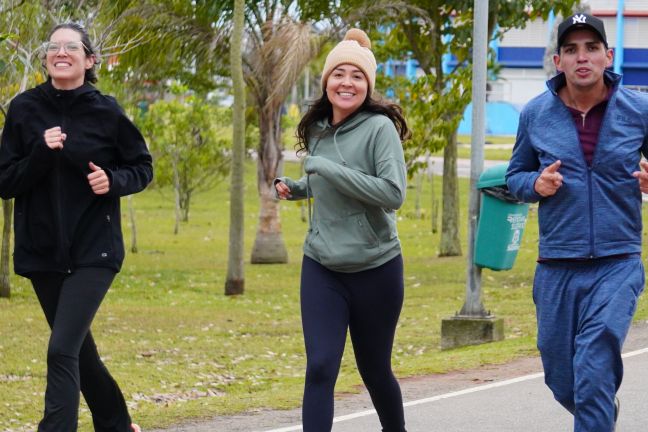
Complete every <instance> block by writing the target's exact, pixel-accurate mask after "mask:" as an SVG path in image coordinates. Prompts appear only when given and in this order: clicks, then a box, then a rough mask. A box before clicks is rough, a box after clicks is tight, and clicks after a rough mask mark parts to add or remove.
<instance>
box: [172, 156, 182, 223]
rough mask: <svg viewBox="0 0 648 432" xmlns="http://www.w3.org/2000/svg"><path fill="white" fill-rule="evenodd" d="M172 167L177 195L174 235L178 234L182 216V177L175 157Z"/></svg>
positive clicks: (173, 157) (174, 189) (174, 188)
mask: <svg viewBox="0 0 648 432" xmlns="http://www.w3.org/2000/svg"><path fill="white" fill-rule="evenodd" d="M171 165H172V169H173V191H174V194H175V226H174V227H173V234H178V231H179V230H180V219H181V218H182V214H181V207H180V175H179V173H178V161H177V160H176V157H175V156H172V159H171Z"/></svg>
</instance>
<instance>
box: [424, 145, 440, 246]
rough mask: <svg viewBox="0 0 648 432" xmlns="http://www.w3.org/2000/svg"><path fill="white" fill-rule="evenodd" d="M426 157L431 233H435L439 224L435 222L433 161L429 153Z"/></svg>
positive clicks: (436, 213) (436, 207)
mask: <svg viewBox="0 0 648 432" xmlns="http://www.w3.org/2000/svg"><path fill="white" fill-rule="evenodd" d="M426 159H427V164H426V166H427V167H428V176H429V178H430V223H431V228H432V234H436V233H437V231H438V229H437V226H438V225H439V224H438V223H437V221H438V219H439V200H438V199H437V197H436V191H435V190H434V169H433V168H432V165H433V164H434V161H432V160H430V155H429V154H428V155H427V156H426Z"/></svg>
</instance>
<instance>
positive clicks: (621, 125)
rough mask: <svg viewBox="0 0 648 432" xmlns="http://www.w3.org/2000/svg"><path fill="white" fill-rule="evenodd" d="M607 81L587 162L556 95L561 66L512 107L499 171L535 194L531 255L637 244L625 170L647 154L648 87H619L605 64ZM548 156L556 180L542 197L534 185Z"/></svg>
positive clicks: (525, 197)
mask: <svg viewBox="0 0 648 432" xmlns="http://www.w3.org/2000/svg"><path fill="white" fill-rule="evenodd" d="M604 78H605V81H606V83H607V85H611V86H613V87H614V88H613V92H612V95H611V97H610V100H609V101H608V105H607V109H606V111H605V115H604V117H603V121H602V123H601V129H600V132H599V139H598V143H597V145H596V148H595V150H594V158H593V160H592V164H591V166H588V165H587V162H586V161H585V158H584V156H583V151H582V149H581V146H580V141H579V138H578V132H577V130H576V125H574V120H573V118H572V115H571V114H570V112H569V110H568V109H567V107H566V106H565V104H564V103H563V102H562V100H561V99H560V98H559V97H558V89H560V88H561V87H562V86H564V85H565V76H564V74H562V73H561V74H559V75H557V76H555V77H554V78H552V79H551V80H549V81H547V86H548V87H549V91H548V92H544V93H543V94H541V95H539V96H537V97H536V98H534V99H532V100H531V101H530V102H529V103H528V104H527V105H526V106H525V107H524V109H523V110H522V113H521V114H520V124H519V127H518V133H517V138H516V142H515V147H514V148H513V155H512V157H511V161H510V164H509V168H508V171H507V173H506V183H507V186H508V188H509V190H510V191H511V193H512V194H513V195H514V196H515V197H516V198H518V199H519V200H521V201H524V202H537V201H539V208H538V220H539V224H540V245H539V249H540V250H539V256H540V257H541V258H547V259H566V258H598V257H604V256H610V255H617V254H627V253H640V252H641V230H642V223H641V191H640V190H639V184H638V181H637V179H636V178H634V177H633V176H632V173H633V172H635V171H639V170H640V167H639V161H640V160H641V154H642V153H643V154H644V155H648V95H646V94H642V93H639V92H635V91H632V90H628V89H624V88H620V87H619V82H620V80H621V76H620V75H617V74H615V73H613V72H610V71H605V77H604ZM556 160H560V161H561V162H562V163H561V165H560V168H559V172H560V173H561V174H562V176H563V184H562V186H561V187H560V188H559V189H558V191H557V192H556V194H555V195H553V196H550V197H547V198H543V197H542V196H540V195H539V194H538V193H536V192H535V189H534V185H535V181H536V179H537V178H538V177H539V175H540V173H541V172H542V170H544V169H545V168H546V167H547V166H548V165H551V164H552V163H553V162H555V161H556Z"/></svg>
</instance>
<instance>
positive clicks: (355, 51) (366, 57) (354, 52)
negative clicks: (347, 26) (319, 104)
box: [322, 28, 377, 95]
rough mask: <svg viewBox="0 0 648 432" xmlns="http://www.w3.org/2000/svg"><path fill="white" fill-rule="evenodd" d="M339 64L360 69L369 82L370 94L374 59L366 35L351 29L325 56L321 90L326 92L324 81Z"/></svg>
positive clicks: (374, 69) (374, 73) (374, 75)
mask: <svg viewBox="0 0 648 432" xmlns="http://www.w3.org/2000/svg"><path fill="white" fill-rule="evenodd" d="M341 64H350V65H353V66H355V67H357V68H358V69H360V70H361V71H362V72H363V73H364V74H365V76H366V77H367V81H368V82H369V88H368V89H367V94H369V95H370V94H371V93H372V92H373V90H374V87H375V85H376V68H377V66H376V58H375V57H374V55H373V52H371V41H370V40H369V36H367V33H365V32H363V31H362V30H360V29H357V28H352V29H351V30H349V31H348V32H347V33H346V35H344V40H343V41H342V42H340V43H339V44H337V45H336V46H335V48H333V49H332V50H331V52H330V53H329V54H328V56H326V62H325V63H324V70H323V71H322V90H323V91H324V92H326V80H327V79H328V77H329V75H330V74H331V72H333V69H335V68H336V67H337V66H338V65H341Z"/></svg>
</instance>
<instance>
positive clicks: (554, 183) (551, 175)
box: [533, 160, 648, 197]
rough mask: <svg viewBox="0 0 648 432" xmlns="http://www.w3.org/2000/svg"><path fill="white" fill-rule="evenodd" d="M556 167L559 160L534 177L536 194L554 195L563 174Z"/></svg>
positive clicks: (647, 175)
mask: <svg viewBox="0 0 648 432" xmlns="http://www.w3.org/2000/svg"><path fill="white" fill-rule="evenodd" d="M558 168H560V161H559V160H557V161H556V162H554V163H552V164H551V165H549V166H548V167H547V168H545V169H544V170H542V173H540V177H538V178H537V179H536V182H535V185H534V186H533V188H534V189H535V191H536V192H537V193H538V194H540V195H542V196H543V197H549V196H552V195H554V194H555V193H556V191H557V190H558V188H560V187H561V186H562V181H563V176H562V174H560V173H559V172H558ZM644 174H646V173H644ZM646 177H647V178H648V174H646ZM646 181H647V183H646V186H647V188H648V180H646Z"/></svg>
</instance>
